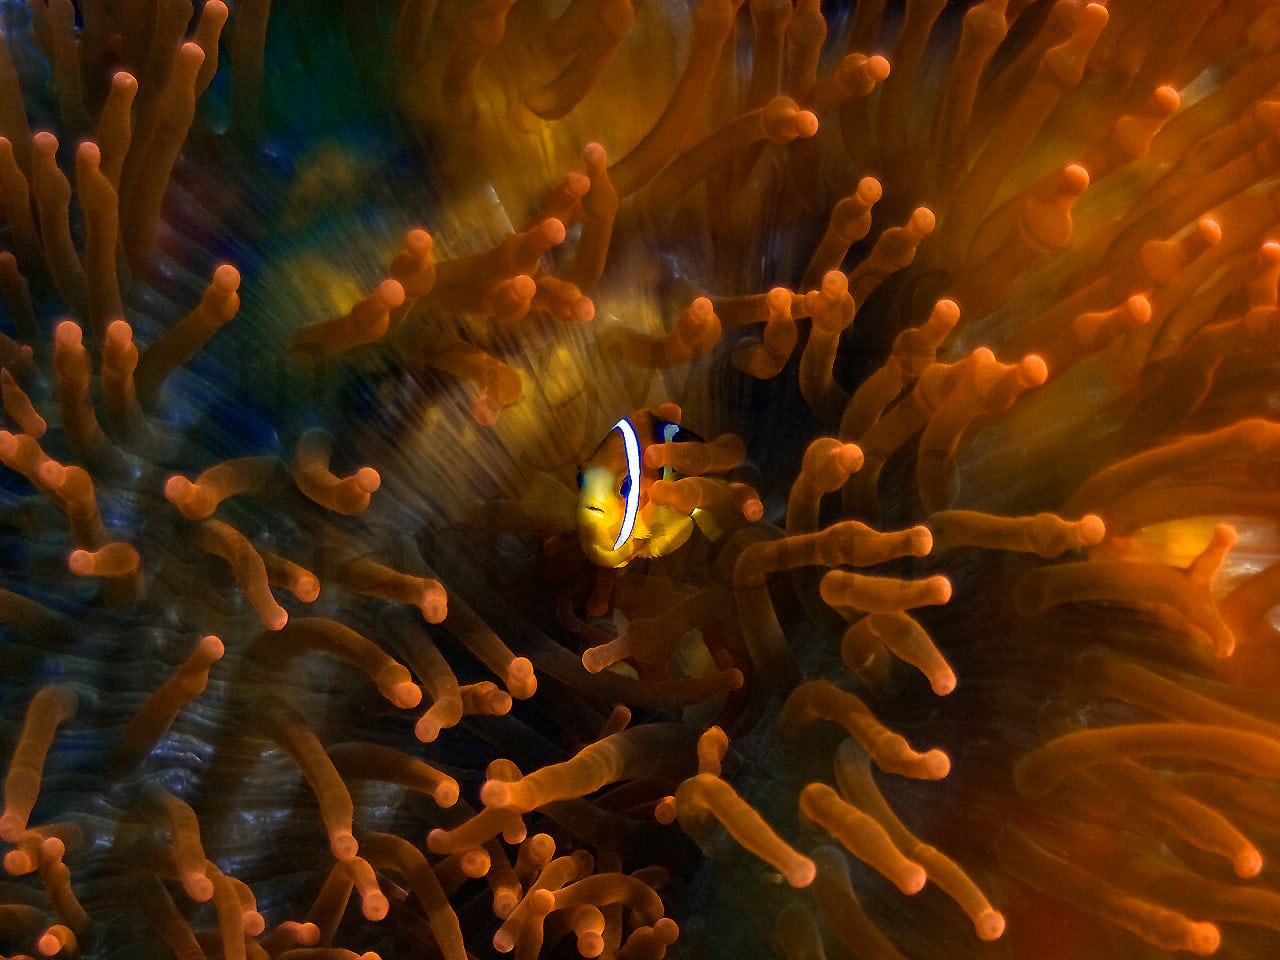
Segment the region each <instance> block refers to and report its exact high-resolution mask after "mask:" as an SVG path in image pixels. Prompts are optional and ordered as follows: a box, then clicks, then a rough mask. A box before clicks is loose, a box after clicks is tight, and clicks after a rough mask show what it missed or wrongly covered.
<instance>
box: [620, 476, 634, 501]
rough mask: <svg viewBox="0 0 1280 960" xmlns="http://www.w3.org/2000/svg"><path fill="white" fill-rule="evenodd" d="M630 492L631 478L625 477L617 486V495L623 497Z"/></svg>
mask: <svg viewBox="0 0 1280 960" xmlns="http://www.w3.org/2000/svg"><path fill="white" fill-rule="evenodd" d="M630 493H631V478H630V477H627V478H626V479H625V480H623V481H622V486H620V487H619V488H618V496H620V497H625V496H627V495H628V494H630Z"/></svg>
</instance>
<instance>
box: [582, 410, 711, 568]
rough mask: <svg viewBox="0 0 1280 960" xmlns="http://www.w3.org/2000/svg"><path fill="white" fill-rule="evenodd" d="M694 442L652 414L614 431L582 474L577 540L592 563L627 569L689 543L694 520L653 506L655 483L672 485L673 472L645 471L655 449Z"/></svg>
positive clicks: (636, 415) (635, 416)
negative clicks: (647, 458) (660, 445)
mask: <svg viewBox="0 0 1280 960" xmlns="http://www.w3.org/2000/svg"><path fill="white" fill-rule="evenodd" d="M696 439H697V438H696V437H695V436H693V435H692V434H690V433H689V432H688V431H685V430H683V429H681V427H680V425H679V424H676V423H672V422H670V421H668V420H663V419H662V418H660V417H658V416H657V415H656V414H653V413H651V412H649V411H648V410H640V411H637V412H636V413H633V414H632V415H631V416H629V417H623V418H622V419H620V420H619V421H618V422H617V423H615V424H614V425H613V428H612V429H611V430H610V431H609V433H608V434H606V435H605V438H604V440H602V441H601V442H600V446H599V447H597V448H596V451H595V453H593V454H592V455H591V457H590V459H589V460H588V461H587V462H586V463H585V464H584V465H583V467H582V470H581V472H580V473H579V474H578V510H577V524H578V539H579V540H580V541H581V543H582V548H583V550H584V551H585V552H586V554H587V557H588V558H589V559H590V560H591V562H592V563H595V564H598V565H599V566H602V567H624V566H626V565H627V564H628V563H630V562H631V561H632V560H633V559H635V558H636V557H660V556H663V555H664V554H667V553H670V552H671V551H673V550H676V549H678V548H679V547H680V546H682V545H683V544H684V542H685V541H686V540H688V539H689V536H690V534H692V533H693V527H694V518H693V517H692V516H690V515H685V514H681V513H678V512H677V511H675V510H672V509H671V508H670V507H667V506H660V505H658V504H656V503H653V502H652V501H651V499H650V496H649V494H650V490H651V489H652V487H653V483H654V481H655V480H663V479H670V478H671V475H672V471H671V470H670V468H667V467H663V468H652V467H646V466H645V464H644V452H645V450H646V449H648V447H649V446H650V445H652V444H654V443H671V442H676V441H688V440H696Z"/></svg>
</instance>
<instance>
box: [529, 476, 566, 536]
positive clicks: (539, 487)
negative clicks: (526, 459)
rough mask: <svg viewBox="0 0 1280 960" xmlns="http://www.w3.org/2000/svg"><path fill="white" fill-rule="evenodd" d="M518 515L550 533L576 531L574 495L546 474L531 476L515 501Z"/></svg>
mask: <svg viewBox="0 0 1280 960" xmlns="http://www.w3.org/2000/svg"><path fill="white" fill-rule="evenodd" d="M518 503H519V507H520V510H521V512H522V513H524V514H525V515H526V516H527V517H529V518H530V519H531V520H534V521H536V522H537V523H539V524H540V525H543V526H546V527H549V528H551V529H553V530H563V531H568V530H573V529H575V528H576V527H577V510H578V495H577V493H575V492H574V491H573V490H571V489H569V487H567V486H565V485H564V484H563V483H561V482H560V481H559V480H557V479H556V478H555V477H553V476H551V474H549V473H534V474H532V475H530V476H529V478H528V481H527V482H526V483H525V488H524V492H523V493H522V494H521V495H520V499H519V501H518Z"/></svg>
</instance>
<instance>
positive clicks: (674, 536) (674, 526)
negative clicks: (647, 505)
mask: <svg viewBox="0 0 1280 960" xmlns="http://www.w3.org/2000/svg"><path fill="white" fill-rule="evenodd" d="M648 526H649V529H648V536H647V538H646V540H645V542H644V548H643V555H644V556H646V557H664V556H666V555H667V554H668V553H673V552H674V551H676V550H679V549H680V548H681V547H683V546H684V545H685V543H686V542H687V541H688V539H689V537H690V536H692V535H693V524H692V523H690V522H689V518H688V517H686V516H683V515H681V514H679V513H676V512H674V511H672V510H669V509H667V508H666V507H662V508H660V510H658V511H655V515H654V516H653V518H652V519H651V520H650V522H649V525H648Z"/></svg>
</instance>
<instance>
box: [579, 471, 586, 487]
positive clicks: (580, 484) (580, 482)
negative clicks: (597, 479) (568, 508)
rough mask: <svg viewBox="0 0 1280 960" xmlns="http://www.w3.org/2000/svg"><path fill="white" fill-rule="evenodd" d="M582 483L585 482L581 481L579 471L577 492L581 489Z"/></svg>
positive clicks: (580, 472)
mask: <svg viewBox="0 0 1280 960" xmlns="http://www.w3.org/2000/svg"><path fill="white" fill-rule="evenodd" d="M584 482H585V481H584V480H583V479H582V471H581V470H579V471H578V489H579V490H581V489H582V484H583V483H584Z"/></svg>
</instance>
